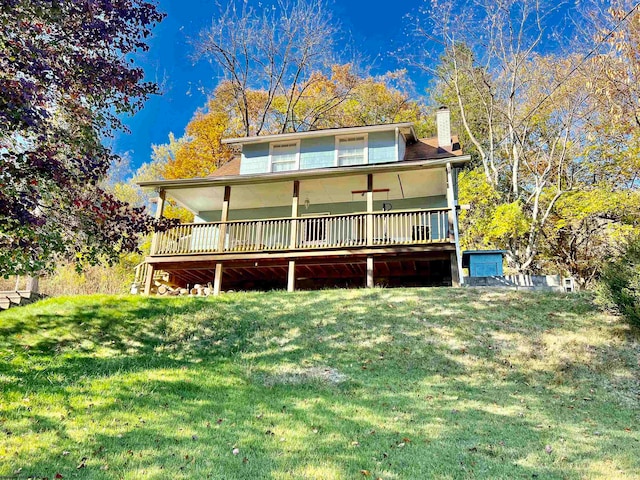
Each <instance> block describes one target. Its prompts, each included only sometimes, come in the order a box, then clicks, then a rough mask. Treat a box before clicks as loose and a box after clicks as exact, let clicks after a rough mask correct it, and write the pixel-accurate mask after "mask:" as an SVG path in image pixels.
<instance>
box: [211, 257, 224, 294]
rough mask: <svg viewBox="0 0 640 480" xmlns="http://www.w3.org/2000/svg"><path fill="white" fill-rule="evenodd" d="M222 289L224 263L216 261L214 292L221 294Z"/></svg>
mask: <svg viewBox="0 0 640 480" xmlns="http://www.w3.org/2000/svg"><path fill="white" fill-rule="evenodd" d="M221 289H222V263H216V272H215V274H214V277H213V294H214V295H216V296H217V295H220V291H221Z"/></svg>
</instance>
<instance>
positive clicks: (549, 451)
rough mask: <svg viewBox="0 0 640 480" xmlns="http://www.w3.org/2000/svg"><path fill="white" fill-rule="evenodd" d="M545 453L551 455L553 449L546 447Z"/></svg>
mask: <svg viewBox="0 0 640 480" xmlns="http://www.w3.org/2000/svg"><path fill="white" fill-rule="evenodd" d="M544 451H545V452H547V453H548V454H551V452H553V448H552V447H551V445H547V446H546V447H544Z"/></svg>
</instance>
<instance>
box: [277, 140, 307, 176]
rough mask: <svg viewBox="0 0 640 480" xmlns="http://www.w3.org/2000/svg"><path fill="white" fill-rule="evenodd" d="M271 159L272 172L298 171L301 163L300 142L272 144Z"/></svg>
mask: <svg viewBox="0 0 640 480" xmlns="http://www.w3.org/2000/svg"><path fill="white" fill-rule="evenodd" d="M270 157H271V171H272V172H285V171H287V170H297V169H298V165H299V162H300V142H299V141H290V142H282V143H272V144H271V147H270Z"/></svg>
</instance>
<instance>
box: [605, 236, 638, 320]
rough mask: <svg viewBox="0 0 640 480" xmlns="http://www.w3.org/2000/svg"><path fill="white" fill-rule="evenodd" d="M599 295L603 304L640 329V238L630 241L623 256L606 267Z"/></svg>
mask: <svg viewBox="0 0 640 480" xmlns="http://www.w3.org/2000/svg"><path fill="white" fill-rule="evenodd" d="M598 293H599V294H598V298H599V300H600V303H601V304H603V305H604V306H606V307H609V308H612V309H614V310H616V311H617V312H618V313H620V314H621V315H623V316H624V317H625V318H626V319H627V321H629V323H630V324H632V325H635V326H636V327H639V328H640V236H638V237H636V238H634V239H632V240H630V241H629V243H628V244H627V246H626V247H625V250H624V252H623V254H622V255H621V256H620V257H619V258H618V259H616V260H614V261H611V262H609V263H608V264H607V265H606V266H605V268H604V270H603V272H602V278H601V285H600V289H599V292H598Z"/></svg>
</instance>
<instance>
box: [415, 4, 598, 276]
mask: <svg viewBox="0 0 640 480" xmlns="http://www.w3.org/2000/svg"><path fill="white" fill-rule="evenodd" d="M461 8H462V7H461V6H459V5H456V4H454V3H453V2H444V3H442V2H437V5H436V4H434V8H432V9H429V10H428V12H430V13H428V14H427V17H426V18H425V17H421V18H419V19H417V23H416V29H415V34H416V35H417V36H418V38H420V39H421V43H422V44H424V45H428V46H430V47H433V46H434V45H435V44H436V42H438V43H437V44H438V45H442V46H443V47H444V49H443V50H440V55H441V56H440V60H439V61H438V62H434V61H433V58H427V55H429V54H431V51H429V50H425V51H423V52H422V56H412V57H410V60H411V62H412V63H413V64H414V65H416V66H418V67H420V68H422V69H424V70H426V71H428V72H429V73H431V74H433V75H435V76H436V78H437V81H438V84H439V85H438V87H437V88H438V90H439V93H440V97H439V98H440V99H441V100H445V101H447V103H449V104H450V106H451V107H452V108H453V111H454V116H455V117H456V119H457V121H459V124H460V125H461V127H462V129H463V133H464V136H465V137H466V139H467V140H468V142H467V144H466V148H467V149H468V150H471V151H473V153H474V155H475V157H476V158H477V159H478V168H479V169H480V171H481V172H482V173H483V175H484V179H485V182H486V185H487V187H488V188H489V189H491V191H492V196H493V197H494V198H495V199H496V200H495V205H494V206H493V210H492V212H491V213H490V214H489V216H488V217H487V224H486V225H485V228H484V229H483V236H482V242H483V243H485V244H487V243H488V244H492V245H494V246H499V247H503V248H505V249H507V250H508V254H507V258H508V260H509V263H510V264H511V266H513V267H514V268H515V269H516V270H517V271H519V272H531V271H536V270H537V269H538V268H539V263H538V262H537V260H538V258H537V257H538V254H539V252H540V246H541V243H542V242H543V241H544V238H543V235H542V232H543V230H544V228H545V225H546V224H547V223H548V222H549V221H550V217H551V214H552V212H553V210H554V206H555V204H556V202H557V201H558V200H559V199H560V198H561V197H562V196H563V195H564V194H565V193H567V192H569V191H572V190H573V189H574V188H575V187H576V185H577V184H579V183H580V182H581V181H582V179H583V178H584V177H585V176H586V175H587V171H586V168H585V166H584V165H583V164H582V163H581V162H580V158H581V156H582V154H583V151H584V148H585V147H586V142H585V138H584V136H583V135H581V126H582V123H583V122H584V121H585V118H586V115H588V113H589V109H590V105H589V102H588V98H589V93H588V92H587V91H586V89H584V88H583V87H584V78H579V77H578V76H575V75H573V76H572V75H568V73H569V72H574V71H575V69H576V67H577V66H579V65H580V63H581V59H582V57H581V56H580V55H578V54H563V55H553V54H544V53H543V52H542V51H541V50H542V49H541V45H542V43H543V42H544V41H545V40H546V39H547V38H548V35H549V33H550V27H549V25H548V24H546V23H545V21H548V18H549V16H548V12H549V11H550V10H549V9H551V10H552V9H553V7H552V6H551V5H543V4H542V3H541V2H538V1H534V0H500V1H498V2H491V3H490V4H489V3H486V4H485V3H482V2H479V1H478V2H474V8H471V9H467V10H466V11H460V10H461ZM472 24H474V25H477V26H479V27H478V28H470V25H472ZM478 31H482V32H485V33H487V35H482V36H480V35H476V34H475V32H478ZM473 215H474V214H473V212H471V213H470V215H469V217H468V218H472V217H473Z"/></svg>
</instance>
